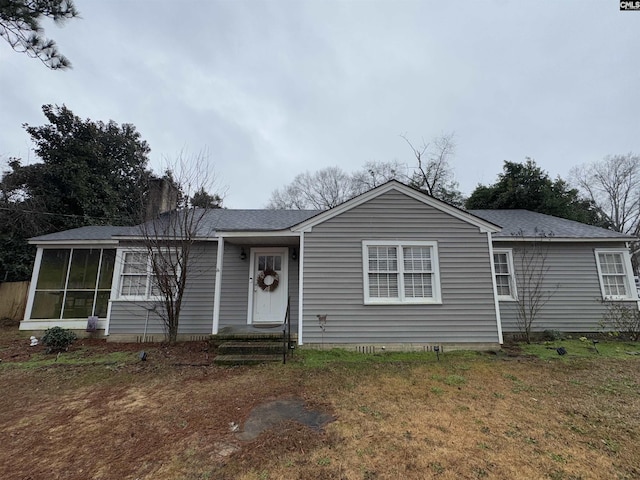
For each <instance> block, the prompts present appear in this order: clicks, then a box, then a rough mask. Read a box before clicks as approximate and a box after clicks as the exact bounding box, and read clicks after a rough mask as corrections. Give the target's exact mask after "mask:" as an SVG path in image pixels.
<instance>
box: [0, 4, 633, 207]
mask: <svg viewBox="0 0 640 480" xmlns="http://www.w3.org/2000/svg"><path fill="white" fill-rule="evenodd" d="M76 6H77V8H78V10H80V13H81V16H82V19H74V20H71V21H69V22H68V23H66V24H65V25H64V27H62V28H58V27H56V26H54V25H52V24H49V23H46V24H45V28H46V34H47V36H49V37H50V38H53V39H55V40H56V42H57V43H58V46H59V48H60V50H61V52H62V53H63V54H64V55H66V56H67V57H68V58H69V59H70V60H71V61H72V63H73V69H72V70H69V71H64V72H63V71H50V70H48V69H47V68H46V67H45V66H44V65H42V64H41V63H40V62H39V61H38V60H34V59H30V58H28V57H27V56H26V55H24V54H19V53H15V52H13V51H12V50H11V48H10V47H9V46H8V45H7V44H6V43H5V42H2V41H0V161H1V160H4V163H2V165H3V166H6V159H7V158H8V157H21V158H23V159H24V160H27V161H30V162H35V161H37V158H36V157H35V156H34V154H33V152H32V151H31V149H32V144H31V142H30V138H29V136H28V135H27V133H26V132H25V131H24V129H23V128H22V124H23V123H28V124H30V125H42V124H44V123H45V121H46V119H45V117H44V115H43V114H42V111H41V106H42V105H43V104H49V103H51V104H58V105H61V104H66V105H67V107H69V108H70V109H71V110H72V111H73V112H74V113H75V114H76V115H78V116H80V117H82V118H91V119H92V120H103V121H107V120H110V119H112V120H114V121H116V122H118V123H132V124H134V125H135V126H136V128H137V129H138V131H139V132H140V133H141V135H142V137H143V138H144V139H145V140H146V141H147V142H148V143H149V145H150V146H151V149H152V152H151V159H152V163H151V165H152V167H153V168H154V169H155V170H156V171H160V170H162V165H163V159H166V158H169V159H170V158H173V157H175V156H176V155H177V153H178V152H180V151H181V150H187V151H189V152H191V153H193V154H195V153H198V152H199V151H201V150H203V149H206V150H207V151H208V154H209V162H210V166H211V168H212V169H214V170H215V172H216V174H217V175H218V177H220V179H221V181H222V183H223V184H225V185H227V186H228V192H227V196H226V201H225V205H226V206H227V207H230V208H260V207H263V206H264V205H265V204H266V202H267V199H268V197H269V194H270V193H271V191H272V190H274V189H275V188H278V187H281V186H283V185H284V184H286V183H288V182H290V181H291V180H292V179H293V177H294V176H295V175H296V174H298V173H301V172H303V171H306V170H317V169H320V168H323V167H327V166H333V165H338V166H340V167H342V168H343V169H345V170H347V171H350V170H356V169H358V168H359V167H361V166H362V165H363V164H364V163H365V162H367V161H389V160H399V161H401V162H407V163H410V164H411V162H412V155H411V151H410V150H409V148H408V146H407V145H406V143H405V142H404V141H403V140H402V139H401V138H400V135H401V134H402V135H406V136H407V137H408V138H409V139H412V140H413V141H414V143H420V142H421V139H422V138H424V139H426V140H428V139H430V138H432V137H434V136H436V135H439V134H442V133H446V132H455V136H456V141H457V145H458V148H457V153H456V156H455V158H454V160H453V166H454V169H455V173H456V177H457V180H458V181H459V183H460V187H461V189H462V190H463V192H464V193H466V194H469V193H470V192H471V191H472V190H473V188H474V187H475V186H476V184H477V183H478V182H482V183H491V182H493V181H494V180H495V178H496V175H497V174H498V173H499V172H500V171H501V169H502V162H503V160H511V161H522V160H523V159H524V158H525V157H527V156H528V157H533V158H534V159H535V160H536V161H537V162H538V164H539V165H540V166H542V167H543V168H544V169H546V170H548V171H549V173H550V174H551V175H552V176H556V175H561V176H563V177H565V176H566V175H567V173H568V171H569V169H570V168H571V167H572V166H574V165H578V164H581V163H586V162H592V161H595V160H599V159H601V158H602V157H603V156H605V155H607V154H615V153H627V152H629V151H634V152H636V153H637V152H639V151H640V146H639V142H640V117H639V112H640V12H620V11H619V3H618V1H617V0H600V1H562V2H560V1H550V0H547V1H531V2H522V1H507V0H495V1H489V0H485V1H474V2H471V1H468V2H443V1H437V2H436V1H391V0H389V1H374V0H370V1H355V0H354V1H332V0H329V1H326V0H325V1H304V0H302V1H300V0H296V1H282V0H278V1H270V2H266V1H260V2H258V1H242V0H234V1H231V0H228V1H218V0H215V1H214V0H211V1H204V0H201V1H180V2H176V1H174V0H171V1H169V0H154V1H151V0H147V1H142V0H138V1H131V0H126V1H125V0H110V1H100V2H98V1H93V0H76Z"/></svg>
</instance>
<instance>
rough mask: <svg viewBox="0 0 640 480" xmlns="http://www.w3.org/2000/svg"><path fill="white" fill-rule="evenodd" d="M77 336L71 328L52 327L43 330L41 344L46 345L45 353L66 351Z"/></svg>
mask: <svg viewBox="0 0 640 480" xmlns="http://www.w3.org/2000/svg"><path fill="white" fill-rule="evenodd" d="M77 338H78V337H77V335H76V334H75V333H73V332H72V331H71V330H68V329H66V328H60V327H52V328H48V329H47V330H46V331H45V332H44V336H43V337H42V344H43V345H46V346H47V353H57V352H66V351H67V350H69V346H70V345H71V344H72V343H73V342H75V341H76V339H77Z"/></svg>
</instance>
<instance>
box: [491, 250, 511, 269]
mask: <svg viewBox="0 0 640 480" xmlns="http://www.w3.org/2000/svg"><path fill="white" fill-rule="evenodd" d="M493 263H494V266H495V269H496V273H509V262H508V261H507V254H506V253H494V254H493Z"/></svg>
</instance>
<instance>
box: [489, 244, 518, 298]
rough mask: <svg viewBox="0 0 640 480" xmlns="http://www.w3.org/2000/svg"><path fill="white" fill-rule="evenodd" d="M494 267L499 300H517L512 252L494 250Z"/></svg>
mask: <svg viewBox="0 0 640 480" xmlns="http://www.w3.org/2000/svg"><path fill="white" fill-rule="evenodd" d="M493 267H494V271H495V275H496V290H497V292H498V299H499V300H516V299H517V298H518V296H517V295H516V280H515V275H514V273H513V256H512V253H511V250H499V249H494V250H493Z"/></svg>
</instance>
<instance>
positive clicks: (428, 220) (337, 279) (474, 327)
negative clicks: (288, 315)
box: [303, 192, 498, 344]
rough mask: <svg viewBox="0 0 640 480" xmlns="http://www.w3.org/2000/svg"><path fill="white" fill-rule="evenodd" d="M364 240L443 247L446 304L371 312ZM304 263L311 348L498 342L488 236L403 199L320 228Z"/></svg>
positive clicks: (357, 210)
mask: <svg viewBox="0 0 640 480" xmlns="http://www.w3.org/2000/svg"><path fill="white" fill-rule="evenodd" d="M363 240H398V241H403V240H404V241H436V242H437V245H438V253H439V263H440V285H441V292H442V304H441V305H429V304H427V305H409V304H403V305H364V291H363V264H362V241H363ZM304 262H305V263H304V331H303V342H304V343H305V344H309V343H321V342H323V341H324V342H325V343H336V344H340V343H344V344H347V343H414V344H415V343H431V342H456V343H458V342H498V330H497V322H496V312H495V301H494V295H493V284H492V278H491V265H490V255H489V245H488V236H487V234H486V233H481V232H480V230H479V228H478V227H476V226H472V225H470V224H468V223H467V222H464V221H462V220H459V219H457V218H455V217H453V216H451V215H449V214H447V213H444V212H442V211H439V210H437V209H435V208H433V207H430V206H428V205H425V204H423V203H422V202H419V201H417V200H415V199H412V198H410V197H407V196H405V195H403V194H401V193H399V192H388V193H385V194H383V195H381V196H379V197H377V198H375V199H372V200H370V201H368V202H366V203H364V204H362V205H360V206H357V207H354V208H353V209H351V210H349V211H347V212H345V213H342V214H340V215H338V216H336V217H334V218H332V219H330V220H327V221H326V222H324V223H322V224H320V225H317V226H314V227H313V230H312V231H311V232H308V233H306V234H305V251H304ZM317 315H327V323H326V331H325V333H324V338H323V335H322V330H321V329H320V328H319V325H318V319H317Z"/></svg>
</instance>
